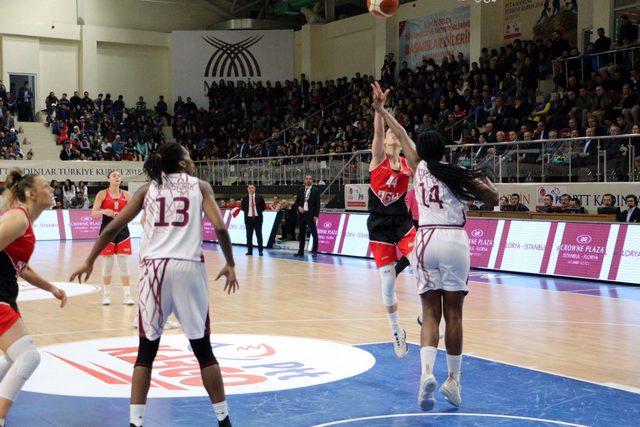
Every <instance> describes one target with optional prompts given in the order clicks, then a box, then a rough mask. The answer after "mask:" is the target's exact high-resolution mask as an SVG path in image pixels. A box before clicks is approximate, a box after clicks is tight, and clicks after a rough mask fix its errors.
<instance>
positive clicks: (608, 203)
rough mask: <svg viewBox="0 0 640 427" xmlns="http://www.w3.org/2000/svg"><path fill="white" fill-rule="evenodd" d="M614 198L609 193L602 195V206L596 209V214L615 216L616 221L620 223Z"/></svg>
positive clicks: (618, 209) (619, 214) (618, 210)
mask: <svg viewBox="0 0 640 427" xmlns="http://www.w3.org/2000/svg"><path fill="white" fill-rule="evenodd" d="M615 204H616V198H615V197H614V196H613V194H611V193H606V194H603V195H602V206H601V207H599V208H598V214H603V215H615V216H616V221H620V216H621V212H620V208H618V207H617V206H616V205H615Z"/></svg>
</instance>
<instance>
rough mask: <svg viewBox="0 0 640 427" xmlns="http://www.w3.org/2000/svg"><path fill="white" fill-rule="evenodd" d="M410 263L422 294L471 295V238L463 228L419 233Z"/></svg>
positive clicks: (433, 229)
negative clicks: (469, 284)
mask: <svg viewBox="0 0 640 427" xmlns="http://www.w3.org/2000/svg"><path fill="white" fill-rule="evenodd" d="M410 261H411V268H412V269H413V271H414V274H415V276H416V279H417V282H418V283H417V286H418V294H423V293H425V292H428V291H432V290H443V291H448V292H456V291H463V292H469V287H468V285H467V279H468V278H469V268H470V265H471V259H470V256H469V237H468V236H467V232H466V231H465V230H464V229H463V228H421V229H419V230H418V232H417V233H416V242H415V247H414V251H413V253H412V254H411V259H410Z"/></svg>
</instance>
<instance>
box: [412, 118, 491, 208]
mask: <svg viewBox="0 0 640 427" xmlns="http://www.w3.org/2000/svg"><path fill="white" fill-rule="evenodd" d="M445 145H446V139H445V137H444V136H442V135H441V134H440V133H438V132H435V131H428V132H424V133H422V134H420V135H419V136H418V141H417V142H416V152H417V153H418V157H420V159H422V160H424V161H425V162H427V166H428V167H429V172H430V173H431V175H433V176H434V177H435V178H436V179H438V180H440V181H442V182H444V183H445V185H446V186H447V188H449V190H451V192H452V193H453V194H454V195H455V196H456V197H457V198H458V199H460V200H481V199H482V198H483V197H482V193H481V191H482V190H481V188H479V187H478V186H477V185H476V182H477V181H476V180H477V179H478V178H481V177H483V175H482V174H481V173H480V172H479V171H477V170H473V169H466V168H463V167H461V166H458V165H451V164H448V163H443V162H442V158H443V157H444V155H445V150H446V148H445Z"/></svg>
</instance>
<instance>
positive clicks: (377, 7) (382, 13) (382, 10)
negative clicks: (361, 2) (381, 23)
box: [367, 0, 399, 18]
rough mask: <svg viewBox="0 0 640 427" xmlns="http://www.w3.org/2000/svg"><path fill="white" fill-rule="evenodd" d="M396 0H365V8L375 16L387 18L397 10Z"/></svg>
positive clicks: (397, 3)
mask: <svg viewBox="0 0 640 427" xmlns="http://www.w3.org/2000/svg"><path fill="white" fill-rule="evenodd" d="M398 5H399V2H398V0H367V9H369V13H371V14H372V15H373V16H375V17H376V18H389V17H391V16H392V15H393V14H394V13H396V10H398Z"/></svg>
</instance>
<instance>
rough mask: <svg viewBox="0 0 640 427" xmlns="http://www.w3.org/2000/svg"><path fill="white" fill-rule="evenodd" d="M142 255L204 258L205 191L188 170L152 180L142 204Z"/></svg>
mask: <svg viewBox="0 0 640 427" xmlns="http://www.w3.org/2000/svg"><path fill="white" fill-rule="evenodd" d="M143 209H144V213H143V216H142V239H141V241H140V259H159V258H172V259H183V260H191V261H201V260H202V192H201V191H200V181H199V180H198V178H195V177H192V176H189V175H187V174H186V173H175V174H170V175H163V177H162V186H159V185H158V184H157V183H156V182H155V181H151V184H150V185H149V190H148V191H147V196H146V197H145V199H144V204H143Z"/></svg>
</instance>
